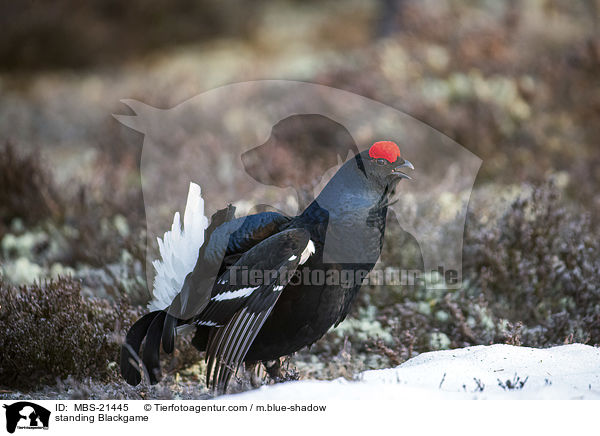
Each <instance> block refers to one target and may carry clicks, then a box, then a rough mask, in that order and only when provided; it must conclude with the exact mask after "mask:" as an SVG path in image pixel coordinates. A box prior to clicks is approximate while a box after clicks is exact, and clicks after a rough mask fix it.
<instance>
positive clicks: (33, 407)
mask: <svg viewBox="0 0 600 436" xmlns="http://www.w3.org/2000/svg"><path fill="white" fill-rule="evenodd" d="M3 407H4V408H5V409H6V431H8V432H9V433H14V432H15V430H16V429H17V428H18V429H44V430H47V429H48V423H49V421H50V411H49V410H48V409H45V408H44V407H42V406H38V405H37V404H35V403H30V402H29V401H19V402H18V403H13V404H10V405H6V404H4V405H3Z"/></svg>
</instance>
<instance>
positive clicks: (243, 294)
mask: <svg viewBox="0 0 600 436" xmlns="http://www.w3.org/2000/svg"><path fill="white" fill-rule="evenodd" d="M406 168H410V169H414V167H413V165H412V164H411V163H410V162H409V161H407V160H405V159H403V158H402V157H401V155H400V149H399V148H398V146H397V145H396V144H395V143H394V142H391V141H379V142H376V143H374V144H373V145H372V146H371V147H370V148H369V149H368V150H366V151H364V152H361V153H358V154H356V155H355V156H354V157H353V158H351V159H349V160H348V161H347V162H346V163H345V164H344V165H343V166H342V167H341V168H340V169H339V170H338V172H337V173H336V174H335V175H334V177H333V178H332V179H331V180H330V182H329V183H328V184H327V185H326V186H325V188H324V189H323V190H322V192H321V193H320V194H319V195H318V196H317V198H316V199H315V200H314V201H313V202H312V203H311V204H310V205H309V206H308V207H307V208H306V209H305V210H304V211H303V212H302V213H301V214H300V215H298V216H295V217H287V216H284V215H282V214H279V213H276V212H263V213H258V214H255V215H249V216H246V217H242V218H234V216H233V215H234V208H233V207H232V206H229V207H228V208H226V209H223V210H220V211H218V212H217V213H215V214H214V215H213V216H212V219H211V223H210V225H209V226H208V228H206V229H205V231H204V243H203V244H202V246H201V247H200V249H199V251H198V256H197V260H196V263H195V267H194V268H193V270H192V271H191V272H190V273H189V274H187V276H186V277H185V281H184V282H183V285H182V286H181V288H180V290H179V289H178V290H179V293H178V294H177V295H176V296H175V297H174V298H172V299H171V298H169V299H168V300H169V301H167V304H168V307H165V308H164V310H155V311H152V312H150V313H148V314H147V315H145V316H143V317H142V318H140V319H139V320H138V321H137V322H136V323H135V324H134V325H133V326H132V327H131V329H130V330H129V332H128V334H127V337H126V341H125V344H124V345H123V347H122V351H121V373H122V375H123V377H124V378H125V380H126V381H127V382H128V383H130V384H132V385H136V384H138V383H139V382H140V381H141V371H140V370H142V371H146V374H147V376H148V378H149V381H150V383H156V382H157V381H158V380H159V378H160V364H159V357H160V345H161V343H162V347H163V350H164V351H165V352H167V353H171V352H172V351H173V349H174V341H175V336H176V333H177V331H178V330H180V329H184V328H193V329H195V335H194V338H193V341H192V343H193V345H194V346H195V347H196V348H197V349H198V350H200V351H205V352H206V359H207V362H208V365H207V374H206V376H207V384H208V385H209V386H212V387H213V388H214V389H218V390H219V391H222V392H223V391H225V390H226V388H227V385H228V383H229V381H230V378H231V377H232V375H233V374H235V372H236V371H237V369H238V367H239V365H240V364H241V363H242V362H245V363H247V364H249V363H255V362H263V363H264V362H268V361H272V360H275V359H279V358H280V357H281V356H286V355H289V354H291V353H294V352H296V351H298V350H299V349H301V348H303V347H305V346H307V345H310V344H312V343H314V342H315V341H317V340H318V339H319V338H321V337H322V336H323V335H324V334H325V333H326V332H327V331H328V330H329V328H330V327H331V326H333V325H336V326H337V324H339V323H340V322H341V321H342V320H344V318H345V317H346V315H347V314H348V311H349V309H350V306H351V304H352V302H353V301H354V299H355V297H356V295H357V293H358V291H359V289H360V287H361V284H362V280H363V279H364V278H365V276H366V275H367V274H368V272H369V271H371V269H372V268H373V267H374V265H375V263H376V262H377V259H378V258H379V255H380V253H381V248H382V244H383V237H384V232H385V224H386V215H387V209H388V205H389V204H390V201H391V198H392V196H393V194H394V191H395V188H396V186H397V184H398V182H399V181H400V180H401V179H403V178H407V179H410V177H409V176H408V175H406V174H405V173H404V172H403V170H405V169H406ZM198 189H199V188H198ZM188 201H189V200H188ZM186 214H187V210H186ZM176 217H177V220H178V219H179V218H178V215H176ZM170 300H172V301H170ZM169 303H170V304H169ZM144 339H145V341H144ZM142 343H144V347H143V351H142V354H141V355H140V356H139V357H138V355H139V354H140V349H141V347H142Z"/></svg>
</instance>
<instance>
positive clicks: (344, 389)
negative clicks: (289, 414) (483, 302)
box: [223, 344, 600, 400]
mask: <svg viewBox="0 0 600 436" xmlns="http://www.w3.org/2000/svg"><path fill="white" fill-rule="evenodd" d="M223 398H227V399H240V400H245V399H253V400H254V399H273V400H309V399H311V400H314V399H339V400H342V399H344V400H345V399H354V400H368V399H371V400H376V399H377V400H381V399H400V400H414V399H425V400H426V399H600V348H596V347H591V346H589V345H583V344H571V345H562V346H558V347H553V348H547V349H538V348H528V347H515V346H511V345H501V344H497V345H489V346H483V345H481V346H476V347H468V348H459V349H454V350H444V351H434V352H430V353H423V354H421V355H419V356H417V357H414V358H412V359H410V360H408V361H406V362H405V363H403V364H402V365H400V366H398V367H396V368H390V369H381V370H373V371H365V372H363V373H360V374H359V375H358V376H357V377H356V381H347V380H344V379H336V380H332V381H317V380H305V381H297V382H289V383H282V384H278V385H270V386H263V387H262V388H260V389H257V390H254V391H249V392H244V393H241V394H237V395H232V396H226V397H223Z"/></svg>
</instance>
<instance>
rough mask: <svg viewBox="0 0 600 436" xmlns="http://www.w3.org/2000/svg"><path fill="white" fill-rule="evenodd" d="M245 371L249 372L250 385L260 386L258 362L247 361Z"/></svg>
mask: <svg viewBox="0 0 600 436" xmlns="http://www.w3.org/2000/svg"><path fill="white" fill-rule="evenodd" d="M246 371H248V372H249V373H250V385H251V386H252V387H253V388H259V387H261V385H262V380H261V379H260V364H259V363H258V362H253V363H248V364H246Z"/></svg>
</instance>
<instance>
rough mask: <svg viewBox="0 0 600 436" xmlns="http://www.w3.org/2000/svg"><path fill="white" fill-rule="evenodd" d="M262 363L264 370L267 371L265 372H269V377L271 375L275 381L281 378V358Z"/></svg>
mask: <svg viewBox="0 0 600 436" xmlns="http://www.w3.org/2000/svg"><path fill="white" fill-rule="evenodd" d="M263 365H265V370H266V371H267V374H269V377H271V379H273V381H274V382H275V383H278V382H280V381H281V380H283V374H282V372H281V359H275V360H270V361H268V362H263Z"/></svg>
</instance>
